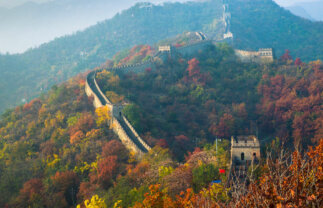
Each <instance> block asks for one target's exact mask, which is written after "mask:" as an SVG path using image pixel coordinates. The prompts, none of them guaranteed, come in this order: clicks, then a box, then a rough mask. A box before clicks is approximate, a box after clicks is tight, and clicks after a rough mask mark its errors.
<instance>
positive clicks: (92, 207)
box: [76, 195, 107, 208]
mask: <svg viewBox="0 0 323 208" xmlns="http://www.w3.org/2000/svg"><path fill="white" fill-rule="evenodd" d="M84 205H85V207H86V208H107V205H106V204H105V202H104V200H103V199H101V198H100V197H99V196H98V195H94V196H92V198H91V201H89V200H85V201H84ZM76 208H81V205H77V207H76Z"/></svg>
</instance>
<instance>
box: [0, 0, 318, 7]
mask: <svg viewBox="0 0 323 208" xmlns="http://www.w3.org/2000/svg"><path fill="white" fill-rule="evenodd" d="M27 1H33V2H38V3H41V2H46V1H53V0H0V6H2V7H13V6H17V5H19V4H23V3H25V2H27ZM89 1H90V0H89ZM107 1H116V0H107ZM129 1H132V0H129ZM143 1H145V0H143ZM146 1H149V0H146ZM163 1H167V0H160V2H163ZM168 1H169V0H168ZM181 1H183V0H181ZM274 1H276V2H277V3H278V4H280V5H282V6H289V5H292V4H294V3H298V2H313V1H321V2H322V3H323V0H274ZM154 2H158V1H156V0H154Z"/></svg>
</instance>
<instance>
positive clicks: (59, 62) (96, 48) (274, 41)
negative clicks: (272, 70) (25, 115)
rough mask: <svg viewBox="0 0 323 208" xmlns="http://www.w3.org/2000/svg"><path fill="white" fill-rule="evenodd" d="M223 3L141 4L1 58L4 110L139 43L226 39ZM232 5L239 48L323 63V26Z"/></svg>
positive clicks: (266, 5) (247, 1)
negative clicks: (194, 35)
mask: <svg viewBox="0 0 323 208" xmlns="http://www.w3.org/2000/svg"><path fill="white" fill-rule="evenodd" d="M222 2H223V1H222V0H212V1H205V2H188V3H184V4H181V3H167V4H164V5H158V6H156V5H152V4H148V3H146V4H137V5H136V6H134V7H132V8H130V9H128V10H125V11H123V12H122V13H120V14H117V15H116V16H115V17H113V18H112V19H110V20H107V21H104V22H100V23H99V24H97V25H95V26H92V27H90V28H88V29H86V30H84V31H82V32H77V33H75V34H73V35H70V36H66V37H62V38H57V39H55V40H54V41H51V42H49V43H46V44H43V45H41V46H40V47H39V48H36V49H32V50H29V51H27V52H25V53H23V54H16V55H0V73H1V76H0V89H1V91H0V103H1V107H0V111H3V110H4V109H5V108H7V107H9V106H15V105H16V104H19V103H21V100H23V99H27V100H29V99H31V98H33V97H35V96H37V95H38V94H39V93H41V92H43V91H46V90H48V89H49V88H50V87H51V86H52V85H53V84H55V83H59V82H61V81H63V80H66V79H67V78H69V77H71V76H73V75H76V74H77V73H79V72H82V71H85V70H87V69H90V68H94V67H96V66H98V65H100V64H101V63H102V62H104V61H105V60H106V59H108V58H111V57H112V56H113V54H115V53H116V52H118V51H120V50H123V49H125V48H130V47H132V46H133V45H137V44H154V43H156V42H157V41H159V40H162V39H166V38H169V37H173V36H175V35H177V34H181V33H183V32H185V31H202V32H204V33H205V34H206V35H207V36H208V37H209V38H212V39H213V38H214V39H220V38H221V37H223V33H224V30H225V27H224V26H225V24H224V21H223V4H222ZM226 2H227V4H228V11H229V12H230V13H231V15H228V16H231V20H230V28H231V31H232V33H233V35H234V38H233V45H234V47H236V48H240V49H258V48H260V47H273V48H274V49H275V52H276V55H277V56H280V55H282V54H283V53H284V51H285V49H289V50H290V51H291V54H292V55H293V56H294V57H300V58H301V59H302V60H305V61H309V60H316V59H323V48H322V47H321V46H322V45H323V37H322V31H323V23H320V22H318V23H316V22H311V21H309V20H305V19H303V18H300V17H296V16H294V15H292V14H291V13H290V12H289V11H286V10H285V9H283V8H281V7H279V6H278V5H277V4H275V3H274V2H273V1H272V0H252V1H251V0H243V1H241V0H227V1H226ZM94 13H95V12H94Z"/></svg>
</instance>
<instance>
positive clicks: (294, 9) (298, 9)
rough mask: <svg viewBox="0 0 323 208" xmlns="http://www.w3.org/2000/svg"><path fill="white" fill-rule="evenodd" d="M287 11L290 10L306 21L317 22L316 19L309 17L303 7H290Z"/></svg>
mask: <svg viewBox="0 0 323 208" xmlns="http://www.w3.org/2000/svg"><path fill="white" fill-rule="evenodd" d="M286 9H288V10H289V11H290V12H292V13H293V14H294V15H296V16H300V17H303V18H305V19H308V20H312V21H315V19H313V17H311V15H309V14H308V13H307V11H306V10H305V9H304V8H303V7H301V6H289V7H286Z"/></svg>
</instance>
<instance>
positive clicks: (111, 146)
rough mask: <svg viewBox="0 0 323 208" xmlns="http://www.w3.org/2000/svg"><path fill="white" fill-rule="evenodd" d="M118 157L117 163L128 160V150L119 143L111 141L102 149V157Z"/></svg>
mask: <svg viewBox="0 0 323 208" xmlns="http://www.w3.org/2000/svg"><path fill="white" fill-rule="evenodd" d="M108 156H118V160H119V161H125V160H127V158H128V150H127V149H126V148H125V146H124V145H123V144H121V142H119V141H117V140H111V141H109V142H107V143H105V145H104V146H103V147H102V157H108Z"/></svg>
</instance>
